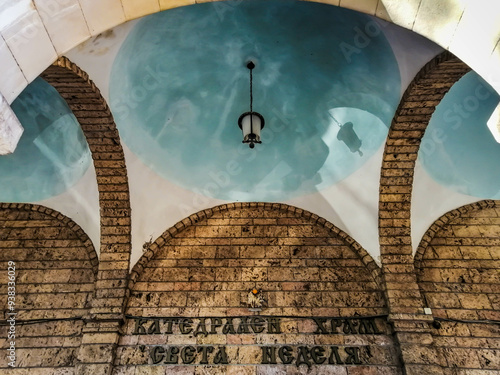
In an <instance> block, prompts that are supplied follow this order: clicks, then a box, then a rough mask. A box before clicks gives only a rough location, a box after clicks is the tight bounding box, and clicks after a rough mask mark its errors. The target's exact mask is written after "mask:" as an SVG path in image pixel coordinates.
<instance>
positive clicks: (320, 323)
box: [312, 318, 333, 333]
mask: <svg viewBox="0 0 500 375" xmlns="http://www.w3.org/2000/svg"><path fill="white" fill-rule="evenodd" d="M312 319H313V321H314V323H316V331H314V333H329V332H328V330H327V329H326V328H325V326H324V324H325V323H326V318H312ZM332 324H333V320H332Z"/></svg>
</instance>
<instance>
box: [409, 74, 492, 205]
mask: <svg viewBox="0 0 500 375" xmlns="http://www.w3.org/2000/svg"><path fill="white" fill-rule="evenodd" d="M499 100H500V97H499V95H498V94H497V93H496V91H495V90H494V89H493V88H492V87H491V86H490V85H489V84H488V83H487V82H486V81H484V80H483V79H482V78H481V77H480V76H479V75H478V74H477V73H475V72H470V73H467V74H466V75H465V76H464V77H463V78H462V79H461V80H459V81H458V82H457V83H456V84H454V85H453V87H452V88H451V89H450V91H449V92H448V93H447V94H446V95H445V97H444V98H443V100H442V101H441V103H440V104H439V105H438V106H437V107H436V111H435V112H434V114H433V115H432V118H431V120H430V122H429V126H428V127H427V130H426V131H425V135H424V137H423V139H422V143H421V146H420V151H419V161H420V162H421V163H422V165H423V167H424V169H425V170H426V172H427V173H428V174H429V175H430V176H431V177H432V178H433V179H434V180H435V181H437V182H438V183H439V184H441V185H443V186H445V187H447V188H449V189H451V190H453V191H456V192H458V193H461V194H466V195H471V196H474V197H477V198H489V199H500V167H499V164H498V160H500V144H498V143H497V142H496V141H495V139H494V138H493V135H492V134H491V132H490V131H489V129H488V126H487V121H488V119H489V118H490V117H491V115H492V113H493V111H494V110H495V107H496V106H497V105H498V102H499Z"/></svg>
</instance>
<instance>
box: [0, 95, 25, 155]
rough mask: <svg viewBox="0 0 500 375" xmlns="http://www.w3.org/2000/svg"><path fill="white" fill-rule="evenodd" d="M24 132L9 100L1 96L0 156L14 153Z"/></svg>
mask: <svg viewBox="0 0 500 375" xmlns="http://www.w3.org/2000/svg"><path fill="white" fill-rule="evenodd" d="M23 131H24V129H23V127H22V126H21V123H20V122H19V120H18V119H17V117H16V115H15V114H14V112H13V111H12V108H10V106H9V104H8V103H7V100H5V98H4V97H3V96H1V95H0V155H7V154H11V153H13V152H14V150H15V149H16V146H17V143H18V142H19V139H20V138H21V135H22V134H23Z"/></svg>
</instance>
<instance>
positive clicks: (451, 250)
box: [416, 201, 500, 375]
mask: <svg viewBox="0 0 500 375" xmlns="http://www.w3.org/2000/svg"><path fill="white" fill-rule="evenodd" d="M499 224H500V204H499V203H496V202H493V201H483V202H479V203H475V204H473V205H468V206H465V207H461V208H459V209H457V210H454V211H451V212H450V213H448V214H446V215H444V216H443V217H442V218H440V219H439V220H437V221H436V223H435V224H434V225H433V226H432V227H431V228H430V229H429V231H428V232H427V234H426V236H425V237H424V240H423V241H422V243H421V244H420V247H419V251H418V253H417V256H416V265H417V275H418V281H419V286H420V289H421V290H422V293H423V295H424V298H425V301H426V303H427V306H428V307H430V308H432V312H433V315H434V317H435V319H436V322H437V323H439V326H440V327H439V326H437V325H436V326H435V327H434V328H433V330H432V335H433V337H434V345H435V346H436V347H437V348H438V352H439V354H440V355H441V358H440V360H441V364H442V366H445V367H446V368H447V369H446V371H445V374H446V375H455V374H459V375H462V374H463V375H490V374H491V375H493V374H498V373H499V370H500V323H499V322H500V247H499V245H500V225H499ZM494 321H495V322H494Z"/></svg>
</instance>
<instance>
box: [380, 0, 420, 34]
mask: <svg viewBox="0 0 500 375" xmlns="http://www.w3.org/2000/svg"><path fill="white" fill-rule="evenodd" d="M421 1H422V0H404V1H401V0H380V2H381V3H382V4H381V5H379V6H378V9H379V12H380V13H384V14H385V15H386V16H387V17H388V18H384V19H385V20H387V21H391V22H392V23H395V24H396V25H399V26H402V27H404V28H406V29H410V30H411V29H412V28H413V24H414V22H415V17H416V16H417V11H418V8H419V6H420V2H421ZM383 10H384V11H383Z"/></svg>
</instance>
